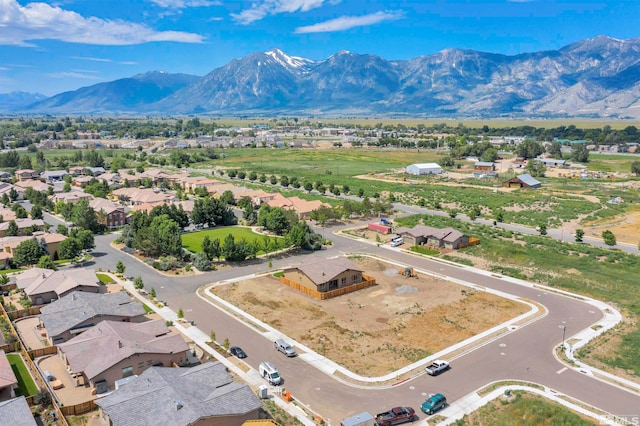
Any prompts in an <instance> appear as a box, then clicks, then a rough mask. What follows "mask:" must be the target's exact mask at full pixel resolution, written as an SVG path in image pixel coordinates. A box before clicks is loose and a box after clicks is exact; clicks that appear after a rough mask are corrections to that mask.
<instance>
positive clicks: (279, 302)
mask: <svg viewBox="0 0 640 426" xmlns="http://www.w3.org/2000/svg"><path fill="white" fill-rule="evenodd" d="M351 260H352V261H353V262H354V263H356V265H358V266H359V267H360V268H361V269H363V270H364V271H365V273H366V274H368V275H370V276H373V277H374V278H375V279H376V283H377V285H376V286H373V287H369V288H366V289H363V290H359V291H356V292H354V293H349V294H347V295H343V296H340V297H336V298H333V299H329V300H324V301H320V300H316V299H314V298H312V297H310V296H306V295H304V294H302V293H300V292H298V291H297V290H294V289H293V288H290V287H288V286H286V285H284V284H282V283H280V282H279V281H278V280H277V279H276V278H274V277H273V276H265V277H260V278H255V279H252V280H247V281H242V282H236V283H232V284H225V285H222V286H215V287H212V289H211V290H212V291H213V292H214V293H215V294H216V295H218V296H219V297H221V298H223V299H225V300H227V301H229V302H231V303H232V304H234V305H236V306H238V307H240V308H241V309H242V310H244V311H246V312H248V313H249V314H251V315H253V316H255V317H256V318H259V319H260V320H262V321H265V322H266V323H268V324H270V325H271V326H273V327H275V328H278V329H279V330H280V331H282V332H283V333H285V334H286V335H288V336H290V337H292V338H293V339H295V340H297V341H299V342H301V343H303V344H304V345H306V346H307V347H309V348H311V349H313V350H314V351H316V352H318V353H320V354H322V355H325V356H327V357H328V358H330V359H331V360H333V361H335V362H337V363H338V364H340V365H343V366H344V367H346V368H348V369H349V370H351V371H354V372H356V373H359V374H364V375H366V376H379V375H384V374H387V373H389V372H391V371H394V370H396V369H398V368H400V367H402V366H405V365H408V364H411V363H413V362H415V361H418V360H420V359H423V358H425V357H427V356H429V355H431V354H433V353H435V352H437V351H439V350H442V349H444V348H446V347H449V346H451V345H452V344H454V343H457V342H460V341H462V340H464V339H466V338H469V337H472V336H474V335H476V334H478V333H480V332H482V331H484V330H487V329H489V328H491V327H493V326H495V325H498V324H501V323H503V322H505V321H507V320H509V319H511V318H514V317H516V316H518V315H520V314H522V313H524V312H527V311H528V310H529V308H528V307H527V306H526V305H524V304H521V303H518V302H515V301H512V300H508V299H504V298H501V297H498V296H495V295H492V294H489V293H485V292H482V291H476V290H473V289H470V288H467V287H465V286H461V285H458V284H454V283H451V282H447V281H444V280H442V279H440V278H437V277H432V276H429V275H420V274H418V276H417V278H408V277H405V276H403V275H402V274H401V272H402V271H404V268H402V267H399V266H394V265H391V264H387V263H385V262H382V261H380V260H377V259H373V258H369V257H356V258H351ZM285 300H286V303H285V302H283V301H285Z"/></svg>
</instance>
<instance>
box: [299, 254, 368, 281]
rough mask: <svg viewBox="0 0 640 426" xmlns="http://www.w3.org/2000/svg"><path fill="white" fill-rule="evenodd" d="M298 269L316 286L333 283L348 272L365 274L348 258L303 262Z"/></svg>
mask: <svg viewBox="0 0 640 426" xmlns="http://www.w3.org/2000/svg"><path fill="white" fill-rule="evenodd" d="M297 269H298V270H300V272H302V273H303V274H305V275H306V276H307V277H309V279H310V280H311V281H313V282H314V283H316V284H321V283H326V282H327V281H331V280H332V279H334V278H335V277H337V276H338V275H340V274H341V273H343V272H344V271H347V270H353V271H359V272H363V271H362V269H360V268H358V267H357V266H356V265H355V264H354V263H353V262H352V261H350V260H349V259H347V258H346V257H336V258H333V259H311V260H307V261H304V262H302V263H301V264H300V265H298V266H297Z"/></svg>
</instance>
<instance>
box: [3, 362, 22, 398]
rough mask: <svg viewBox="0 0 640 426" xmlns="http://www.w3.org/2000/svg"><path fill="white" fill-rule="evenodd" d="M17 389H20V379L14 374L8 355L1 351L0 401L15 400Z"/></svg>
mask: <svg viewBox="0 0 640 426" xmlns="http://www.w3.org/2000/svg"><path fill="white" fill-rule="evenodd" d="M16 389H18V379H17V378H16V375H15V374H13V370H12V369H11V364H9V360H8V359H7V355H5V353H4V351H1V350H0V401H6V400H8V399H11V398H15V397H16Z"/></svg>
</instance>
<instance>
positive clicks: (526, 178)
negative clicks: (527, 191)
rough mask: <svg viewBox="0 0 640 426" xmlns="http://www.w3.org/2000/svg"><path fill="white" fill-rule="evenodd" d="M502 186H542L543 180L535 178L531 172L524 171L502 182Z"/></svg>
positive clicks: (534, 187)
mask: <svg viewBox="0 0 640 426" xmlns="http://www.w3.org/2000/svg"><path fill="white" fill-rule="evenodd" d="M502 186H503V187H505V188H533V189H536V188H540V187H541V186H542V182H540V181H539V180H537V179H535V178H534V177H533V176H531V175H530V174H529V173H524V174H521V175H518V176H516V177H513V178H511V179H509V180H507V181H504V182H502Z"/></svg>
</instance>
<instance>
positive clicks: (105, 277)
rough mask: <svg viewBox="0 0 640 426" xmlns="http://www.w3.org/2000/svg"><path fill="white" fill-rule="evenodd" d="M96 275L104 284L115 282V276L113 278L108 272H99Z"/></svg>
mask: <svg viewBox="0 0 640 426" xmlns="http://www.w3.org/2000/svg"><path fill="white" fill-rule="evenodd" d="M96 277H98V280H100V282H101V283H102V284H111V283H114V282H115V281H114V280H113V278H111V277H110V276H109V275H107V274H101V273H97V274H96Z"/></svg>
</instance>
